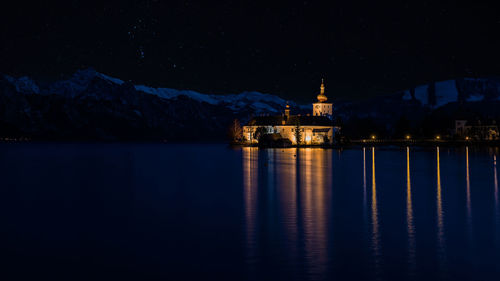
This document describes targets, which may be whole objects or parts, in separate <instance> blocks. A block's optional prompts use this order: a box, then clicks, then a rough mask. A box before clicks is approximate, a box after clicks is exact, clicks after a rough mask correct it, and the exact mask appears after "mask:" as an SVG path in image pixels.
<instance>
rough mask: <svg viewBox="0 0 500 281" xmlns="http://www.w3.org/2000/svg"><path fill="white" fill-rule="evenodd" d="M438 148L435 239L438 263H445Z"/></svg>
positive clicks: (437, 150)
mask: <svg viewBox="0 0 500 281" xmlns="http://www.w3.org/2000/svg"><path fill="white" fill-rule="evenodd" d="M439 156H440V155H439V147H437V148H436V163H437V164H436V167H437V168H436V179H437V180H436V185H437V189H436V206H437V207H436V208H437V239H438V249H437V250H438V256H439V262H440V263H441V265H442V263H443V262H444V261H445V235H444V218H443V217H444V214H443V200H442V192H441V160H440V157H439Z"/></svg>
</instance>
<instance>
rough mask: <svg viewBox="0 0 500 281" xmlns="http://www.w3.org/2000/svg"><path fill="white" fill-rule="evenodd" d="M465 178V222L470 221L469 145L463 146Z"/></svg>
mask: <svg viewBox="0 0 500 281" xmlns="http://www.w3.org/2000/svg"><path fill="white" fill-rule="evenodd" d="M465 166H466V173H465V180H466V196H467V222H468V224H469V225H470V223H471V205H470V177H469V147H468V146H467V147H465Z"/></svg>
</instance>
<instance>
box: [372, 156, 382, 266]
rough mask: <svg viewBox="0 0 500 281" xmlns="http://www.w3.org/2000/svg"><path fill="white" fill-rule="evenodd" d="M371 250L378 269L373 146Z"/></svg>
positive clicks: (378, 247)
mask: <svg viewBox="0 0 500 281" xmlns="http://www.w3.org/2000/svg"><path fill="white" fill-rule="evenodd" d="M371 209H372V210H371V211H372V250H373V254H374V256H375V259H374V261H375V270H376V271H378V267H379V263H380V261H379V259H380V233H379V225H378V209H377V184H376V179H375V147H372V205H371Z"/></svg>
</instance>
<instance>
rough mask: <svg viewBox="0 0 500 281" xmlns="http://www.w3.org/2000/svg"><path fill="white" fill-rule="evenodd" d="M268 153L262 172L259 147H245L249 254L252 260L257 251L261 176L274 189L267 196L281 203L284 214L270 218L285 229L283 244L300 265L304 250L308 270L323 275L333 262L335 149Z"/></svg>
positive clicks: (244, 170)
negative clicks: (331, 221)
mask: <svg viewBox="0 0 500 281" xmlns="http://www.w3.org/2000/svg"><path fill="white" fill-rule="evenodd" d="M261 155H262V153H261ZM265 155H267V159H260V165H263V167H264V169H262V168H261V169H260V171H261V172H264V173H265V174H262V175H258V172H257V171H258V170H259V169H258V168H259V167H258V163H259V159H258V156H259V154H258V148H250V147H245V148H243V176H244V197H245V198H244V203H245V219H246V224H245V226H246V246H247V252H248V253H247V258H249V259H250V263H252V259H256V258H257V254H258V253H256V249H257V242H258V241H257V237H258V236H257V233H256V231H257V229H258V227H257V223H256V221H257V205H258V204H257V198H258V197H257V195H258V193H257V189H258V177H260V178H261V179H267V188H268V191H269V192H268V193H266V196H268V197H269V198H266V201H269V200H270V201H271V204H273V202H274V201H275V200H276V201H277V202H279V206H280V209H279V210H280V212H279V215H277V216H274V214H273V218H271V219H273V223H278V224H280V226H281V227H283V228H284V232H285V237H286V241H280V243H284V244H285V249H287V256H288V257H289V258H290V259H291V260H292V262H294V263H297V265H298V266H299V265H300V263H301V262H300V259H299V255H302V253H303V255H304V258H305V266H306V268H307V270H308V273H309V274H310V275H311V276H317V277H318V278H320V277H321V276H323V275H324V274H325V273H326V269H327V267H328V239H329V236H328V214H329V211H330V208H331V204H330V202H331V197H330V189H331V184H332V178H331V176H332V175H331V171H330V169H331V167H332V151H331V150H324V149H315V148H302V149H297V148H289V149H267V150H266V151H265ZM263 160H265V162H264V163H263ZM274 187H276V190H275V193H274V192H273V188H274ZM274 194H276V195H277V197H276V198H274ZM262 195H263V194H260V196H262ZM299 230H300V232H299ZM299 238H303V241H304V244H302V245H301V244H299V243H298V241H299Z"/></svg>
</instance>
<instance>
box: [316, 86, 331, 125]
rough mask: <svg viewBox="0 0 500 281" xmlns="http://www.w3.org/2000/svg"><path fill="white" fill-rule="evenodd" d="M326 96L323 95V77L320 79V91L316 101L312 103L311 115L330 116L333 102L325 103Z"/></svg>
mask: <svg viewBox="0 0 500 281" xmlns="http://www.w3.org/2000/svg"><path fill="white" fill-rule="evenodd" d="M327 100H328V99H327V97H326V96H325V84H324V82H323V79H321V87H320V93H319V95H318V102H316V103H313V116H326V117H328V118H330V119H331V118H332V111H333V104H332V103H327V102H326V101H327Z"/></svg>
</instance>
